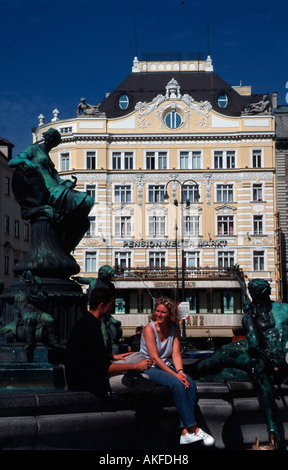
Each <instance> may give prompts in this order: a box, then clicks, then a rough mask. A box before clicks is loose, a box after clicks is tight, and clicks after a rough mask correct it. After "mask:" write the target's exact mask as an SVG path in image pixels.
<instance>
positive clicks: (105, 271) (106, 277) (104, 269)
mask: <svg viewBox="0 0 288 470" xmlns="http://www.w3.org/2000/svg"><path fill="white" fill-rule="evenodd" d="M114 274H115V271H114V269H113V268H111V266H108V265H107V264H105V265H104V266H101V268H99V271H98V277H99V278H100V279H102V280H103V281H104V282H105V281H106V282H107V281H111V279H112V277H113V276H114Z"/></svg>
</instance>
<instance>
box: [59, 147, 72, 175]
mask: <svg viewBox="0 0 288 470" xmlns="http://www.w3.org/2000/svg"><path fill="white" fill-rule="evenodd" d="M69 170H70V152H61V153H60V171H69Z"/></svg>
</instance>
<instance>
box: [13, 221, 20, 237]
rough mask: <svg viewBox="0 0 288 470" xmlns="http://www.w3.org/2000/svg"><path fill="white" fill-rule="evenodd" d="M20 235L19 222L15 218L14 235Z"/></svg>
mask: <svg viewBox="0 0 288 470" xmlns="http://www.w3.org/2000/svg"><path fill="white" fill-rule="evenodd" d="M19 236H20V222H19V220H15V222H14V237H15V238H19Z"/></svg>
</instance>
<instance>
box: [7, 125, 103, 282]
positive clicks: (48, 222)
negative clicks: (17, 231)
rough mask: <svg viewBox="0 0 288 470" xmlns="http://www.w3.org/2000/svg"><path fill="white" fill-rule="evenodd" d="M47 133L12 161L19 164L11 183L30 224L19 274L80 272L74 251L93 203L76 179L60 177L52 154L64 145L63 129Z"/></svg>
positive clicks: (57, 275)
mask: <svg viewBox="0 0 288 470" xmlns="http://www.w3.org/2000/svg"><path fill="white" fill-rule="evenodd" d="M43 137H44V142H42V143H40V144H38V143H36V144H33V145H30V146H29V147H27V148H26V149H25V150H24V151H22V152H20V153H19V154H18V155H17V156H16V157H14V158H12V159H11V160H10V161H9V166H10V167H12V168H15V170H14V173H13V180H12V187H13V192H14V195H15V198H16V200H17V201H18V203H19V204H20V206H21V214H22V218H23V219H26V220H29V221H30V222H31V224H32V243H33V246H32V250H31V253H30V254H29V256H28V258H27V259H26V260H25V262H26V263H27V262H28V264H25V262H23V261H22V262H20V266H19V267H18V268H17V271H16V273H17V274H22V272H23V271H24V270H27V269H29V270H31V271H32V272H33V273H34V274H37V275H39V276H41V277H66V278H69V276H70V275H72V274H76V273H77V272H79V267H78V265H77V264H76V262H75V260H74V259H72V256H70V253H71V251H73V250H74V249H75V247H76V246H77V245H78V243H79V242H80V240H81V238H82V237H83V236H84V234H85V233H86V231H87V230H88V228H89V224H90V222H89V218H88V214H89V212H90V210H91V208H92V206H93V204H94V201H93V199H92V198H91V197H90V196H89V195H88V194H87V193H85V192H81V191H76V190H74V188H75V186H76V178H75V177H74V181H71V180H64V179H61V178H60V177H59V175H58V173H57V171H56V169H55V165H54V164H53V162H52V160H51V158H50V156H49V152H50V150H51V149H52V148H54V147H56V146H57V145H59V144H60V142H61V135H60V133H59V132H58V131H57V130H56V129H53V128H50V129H49V130H48V131H47V132H45V133H44V134H43ZM33 231H34V232H33ZM28 260H29V261H28ZM14 272H15V270H14Z"/></svg>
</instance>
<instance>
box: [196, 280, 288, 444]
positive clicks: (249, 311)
mask: <svg viewBox="0 0 288 470" xmlns="http://www.w3.org/2000/svg"><path fill="white" fill-rule="evenodd" d="M248 290H249V293H250V295H251V297H252V302H250V301H248V300H246V302H245V303H244V306H243V310H244V313H245V315H244V317H243V321H242V323H243V327H244V330H245V336H246V337H245V339H241V340H239V341H237V342H234V343H230V344H227V345H225V346H222V348H220V349H219V350H217V351H215V352H214V353H213V354H212V355H211V356H210V357H208V358H205V359H203V360H200V361H199V362H198V363H196V364H195V365H194V371H193V372H192V376H193V378H205V380H207V376H209V380H213V375H214V377H215V379H216V380H217V381H218V380H221V377H222V379H223V380H225V379H226V378H227V373H228V375H229V371H231V370H233V369H236V370H239V372H241V371H242V372H243V374H244V377H245V376H246V377H247V378H248V379H250V380H251V381H252V382H253V383H254V384H255V387H256V389H257V396H258V401H259V404H260V406H261V409H262V410H263V412H264V414H265V418H266V422H267V429H268V435H269V440H270V441H272V440H273V441H274V448H279V443H280V441H281V438H280V430H279V423H278V422H277V417H276V405H275V388H274V386H275V385H278V386H280V384H281V383H283V381H284V380H285V379H286V378H287V377H288V364H287V362H286V361H287V357H288V356H287V354H288V304H286V303H279V302H274V301H272V300H271V299H270V293H271V288H270V284H269V283H268V282H267V281H266V280H264V279H254V280H252V281H250V282H249V284H248Z"/></svg>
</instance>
